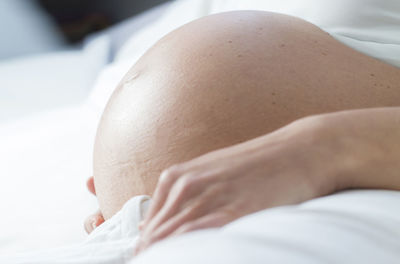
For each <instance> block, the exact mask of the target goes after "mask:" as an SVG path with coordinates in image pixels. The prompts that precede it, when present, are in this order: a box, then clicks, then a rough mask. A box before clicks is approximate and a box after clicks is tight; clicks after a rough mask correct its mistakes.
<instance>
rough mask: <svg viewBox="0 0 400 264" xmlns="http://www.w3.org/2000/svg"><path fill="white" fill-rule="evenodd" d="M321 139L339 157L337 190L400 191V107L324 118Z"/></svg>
mask: <svg viewBox="0 0 400 264" xmlns="http://www.w3.org/2000/svg"><path fill="white" fill-rule="evenodd" d="M321 122H322V123H323V124H322V129H321V131H322V132H321V135H322V136H321V138H322V140H325V141H327V142H330V143H329V144H328V146H327V147H329V148H331V149H333V150H334V151H335V152H336V153H339V154H337V155H340V156H339V157H337V159H335V161H338V162H339V163H336V164H335V166H336V167H337V168H336V169H335V170H333V171H334V173H333V174H332V177H334V178H335V180H334V182H335V184H336V185H337V186H336V188H337V189H338V190H341V189H347V188H374V189H394V190H400V107H390V108H373V109H362V110H353V111H343V112H337V113H332V114H328V115H323V116H321Z"/></svg>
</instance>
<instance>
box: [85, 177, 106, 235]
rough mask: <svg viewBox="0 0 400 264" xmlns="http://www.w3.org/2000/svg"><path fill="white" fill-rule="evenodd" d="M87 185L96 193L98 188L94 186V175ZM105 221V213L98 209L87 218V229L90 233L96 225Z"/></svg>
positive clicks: (90, 190)
mask: <svg viewBox="0 0 400 264" xmlns="http://www.w3.org/2000/svg"><path fill="white" fill-rule="evenodd" d="M86 186H87V188H88V190H89V192H91V193H92V194H94V195H96V189H95V188H94V180H93V177H90V178H89V179H88V180H87V182H86ZM102 223H104V218H103V215H102V214H101V212H100V210H97V211H96V212H95V213H94V214H92V215H90V216H88V217H87V218H86V220H85V224H84V227H85V230H86V232H87V233H88V234H90V233H91V232H92V231H93V230H94V229H96V227H98V226H99V225H101V224H102Z"/></svg>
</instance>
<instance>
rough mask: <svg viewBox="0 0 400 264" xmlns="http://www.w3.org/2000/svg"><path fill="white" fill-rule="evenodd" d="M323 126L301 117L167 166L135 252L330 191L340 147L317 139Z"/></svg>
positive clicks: (319, 120)
mask: <svg viewBox="0 0 400 264" xmlns="http://www.w3.org/2000/svg"><path fill="white" fill-rule="evenodd" d="M322 124H323V122H322V121H321V119H320V118H307V119H303V120H300V121H297V122H294V123H292V124H290V125H289V126H286V127H284V128H282V129H280V130H278V131H276V132H274V133H271V134H269V135H266V136H263V137H260V138H257V139H254V140H251V141H248V142H245V143H242V144H239V145H236V146H233V147H229V148H225V149H222V150H218V151H214V152H211V153H208V154H206V155H203V156H201V157H199V158H196V159H194V160H191V161H189V162H185V163H182V164H179V165H176V166H173V167H171V168H169V169H167V170H165V171H164V172H163V173H162V174H161V177H160V179H159V183H158V186H157V188H156V191H155V193H154V196H153V201H152V204H151V206H150V208H149V211H148V213H147V215H146V218H145V220H144V221H143V223H142V224H141V226H140V228H141V229H142V234H141V240H140V243H139V245H138V247H137V251H136V253H138V252H140V251H142V250H144V249H145V248H147V247H149V246H150V245H151V244H153V243H154V242H156V241H159V240H161V239H163V238H165V237H167V236H173V235H179V234H182V233H185V232H188V231H193V230H197V229H203V228H210V227H220V226H223V225H225V224H227V223H229V222H231V221H233V220H235V219H237V218H239V217H241V216H244V215H247V214H250V213H253V212H256V211H259V210H262V209H265V208H269V207H274V206H280V205H288V204H295V203H300V202H302V201H305V200H308V199H312V198H315V197H317V196H321V195H325V194H328V193H331V192H334V191H335V188H336V183H335V181H334V177H332V168H331V167H332V164H333V163H336V162H339V161H340V158H336V156H337V155H336V154H338V151H340V150H338V149H331V147H332V146H331V145H330V144H325V143H324V142H321V141H322V140H323V138H322ZM332 152H333V153H335V155H334V156H335V158H333V157H332Z"/></svg>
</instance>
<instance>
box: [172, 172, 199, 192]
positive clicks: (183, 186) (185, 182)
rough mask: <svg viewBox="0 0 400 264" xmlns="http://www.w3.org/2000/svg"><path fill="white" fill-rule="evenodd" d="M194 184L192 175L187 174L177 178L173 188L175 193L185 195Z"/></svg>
mask: <svg viewBox="0 0 400 264" xmlns="http://www.w3.org/2000/svg"><path fill="white" fill-rule="evenodd" d="M194 185H195V177H193V175H190V174H187V175H184V176H182V177H180V178H179V179H178V180H177V182H176V185H175V188H176V189H177V193H178V195H179V196H186V195H188V194H189V193H190V192H191V190H192V188H193V186H194Z"/></svg>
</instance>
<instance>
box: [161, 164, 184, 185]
mask: <svg viewBox="0 0 400 264" xmlns="http://www.w3.org/2000/svg"><path fill="white" fill-rule="evenodd" d="M180 175H181V167H180V165H178V164H176V165H172V166H171V167H169V168H167V169H165V170H164V171H162V173H161V175H160V179H159V181H160V182H161V183H170V182H174V181H175V180H176V179H177V178H178V177H179V176H180Z"/></svg>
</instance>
